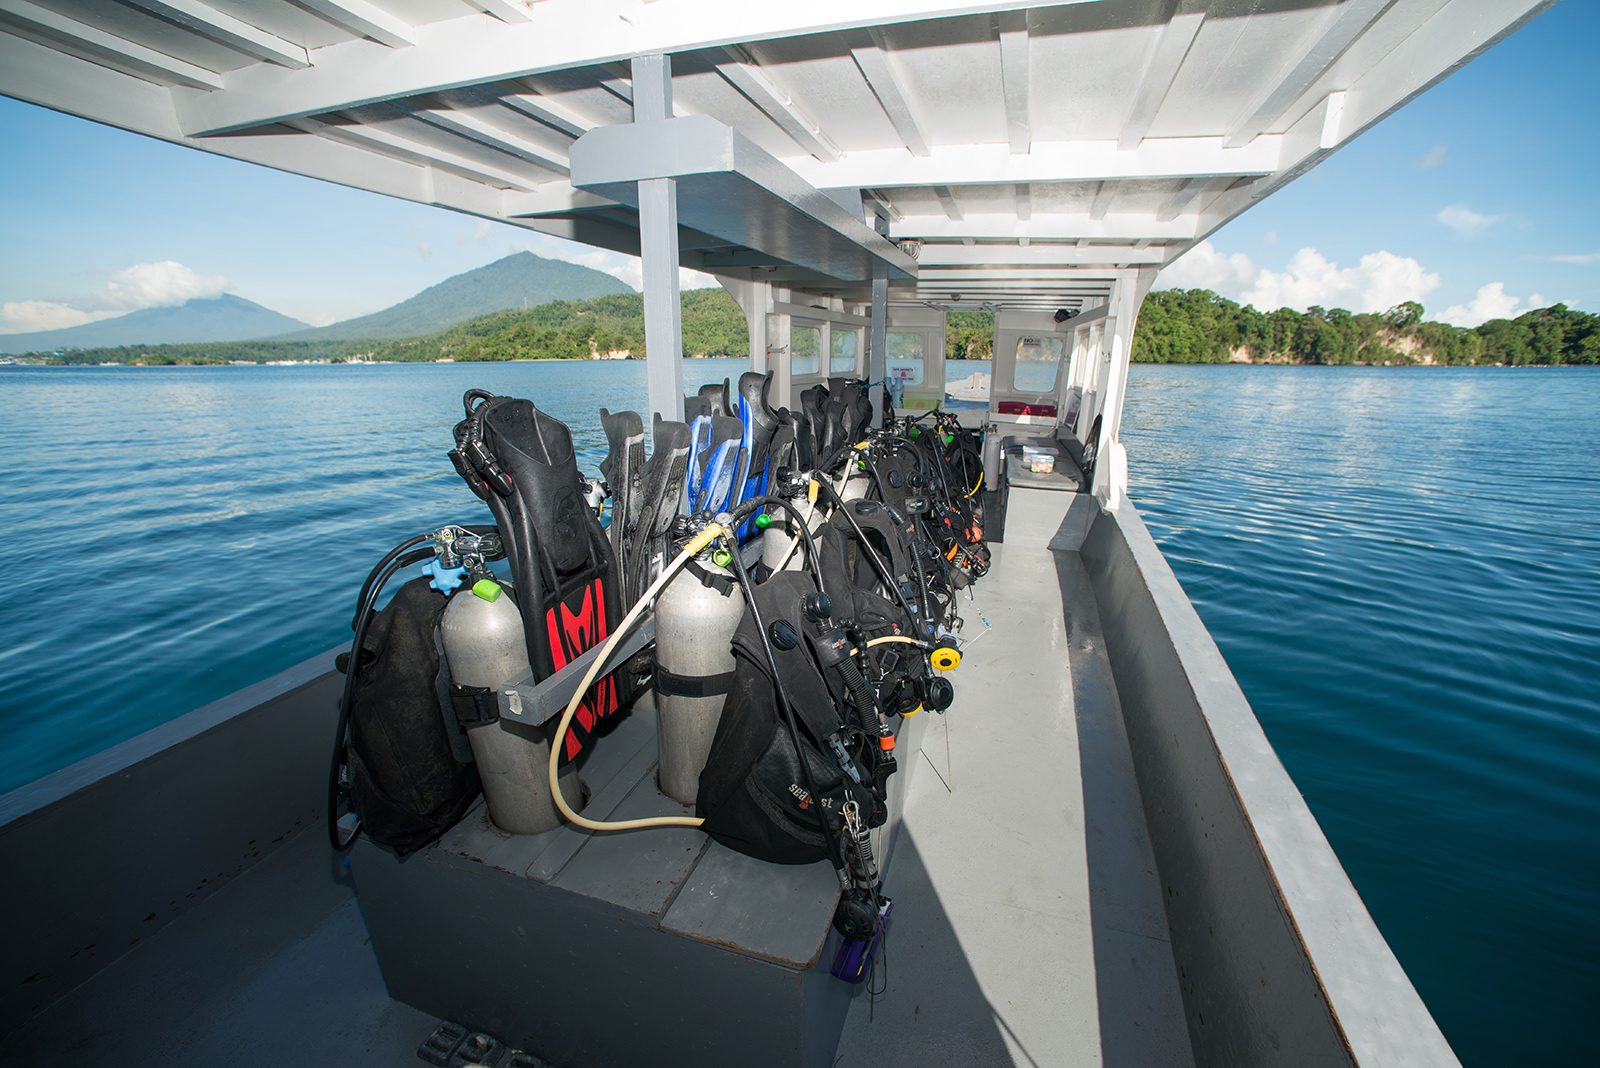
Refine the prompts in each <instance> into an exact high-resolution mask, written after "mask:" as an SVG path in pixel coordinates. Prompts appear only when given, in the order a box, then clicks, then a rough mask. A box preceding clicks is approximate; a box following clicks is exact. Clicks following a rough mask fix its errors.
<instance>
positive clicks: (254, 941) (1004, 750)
mask: <svg viewBox="0 0 1600 1068" xmlns="http://www.w3.org/2000/svg"><path fill="white" fill-rule="evenodd" d="M1066 496H1067V495H1065V494H1056V493H1047V492H1044V491H1038V490H1034V491H1019V492H1016V493H1014V494H1013V501H1012V509H1013V514H1012V517H1011V519H1012V522H1010V523H1008V527H1010V528H1011V529H1012V530H1015V531H1018V532H1021V531H1029V532H1030V534H1032V532H1045V533H1046V534H1047V532H1052V531H1054V529H1055V527H1056V525H1057V523H1058V522H1059V517H1060V514H1061V510H1062V507H1063V505H1064V498H1065V497H1066ZM1051 516H1054V517H1055V518H1054V520H1053V521H1052V520H1051ZM977 590H978V595H977V598H976V600H975V601H974V602H973V604H972V605H971V606H970V607H971V609H972V610H970V611H968V612H966V613H965V614H966V615H967V617H968V620H969V622H968V630H967V636H968V637H969V638H971V637H973V636H975V635H976V634H977V632H978V631H979V630H981V629H983V622H982V619H981V618H980V615H979V613H980V612H981V613H982V616H983V617H986V618H987V619H988V620H989V622H990V623H991V624H992V625H993V628H992V630H991V631H990V632H989V633H988V634H987V635H986V636H985V637H983V638H981V639H978V640H977V641H976V643H975V644H973V645H972V646H971V647H970V649H969V651H968V654H967V657H966V659H965V661H964V663H963V665H962V667H961V668H960V669H959V670H958V671H957V672H956V673H955V675H954V676H952V678H953V680H954V681H955V683H956V685H957V703H956V706H955V708H954V709H953V710H952V711H951V712H950V713H949V714H948V715H946V716H945V717H943V718H942V719H938V720H935V721H934V722H932V723H930V724H929V729H927V730H926V732H925V734H924V741H923V745H922V748H921V752H920V753H919V754H918V755H917V756H916V759H917V760H918V761H919V762H920V765H919V766H918V767H917V769H916V772H915V774H914V780H913V782H912V785H911V791H910V798H909V801H908V803H907V807H906V831H907V833H906V836H905V837H904V838H903V839H902V841H901V842H900V843H899V845H898V846H897V848H896V850H895V852H894V854H893V858H892V862H891V866H890V870H889V871H888V873H887V889H888V891H889V893H890V894H891V895H892V896H893V897H894V898H895V900H896V907H895V923H894V928H893V930H892V933H891V937H890V939H889V942H888V946H887V953H886V964H887V975H886V977H885V978H886V979H887V983H888V986H887V990H886V992H885V993H884V994H883V995H882V996H880V997H878V998H876V999H869V998H867V997H865V996H863V997H860V998H858V1000H857V1001H856V1002H855V1004H854V1005H853V1006H852V1008H851V1015H850V1019H849V1021H848V1023H847V1024H846V1028H845V1034H844V1038H843V1040H842V1041H841V1043H840V1047H839V1054H838V1062H837V1063H838V1064H840V1065H842V1066H851V1065H859V1066H863V1068H865V1066H869V1065H891V1066H892V1065H910V1064H916V1065H924V1064H933V1063H940V1064H970V1065H988V1064H1007V1063H1016V1064H1033V1065H1078V1064H1111V1065H1130V1066H1131V1065H1140V1066H1144V1065H1163V1066H1164V1065H1185V1064H1189V1063H1192V1058H1191V1056H1190V1051H1189V1045H1188V1035H1187V1031H1186V1029H1185V1025H1184V1019H1183V1011H1182V1006H1181V1004H1180V1002H1179V995H1178V985H1177V979H1176V975H1175V972H1174V967H1173V963H1172V957H1171V953H1170V950H1169V947H1168V944H1167V941H1166V939H1167V931H1166V922H1165V918H1164V914H1163V911H1162V906H1161V893H1160V886H1159V882H1158V880H1157V878H1156V875H1155V870H1154V869H1155V865H1154V861H1153V858H1152V854H1151V848H1150V843H1149V841H1148V838H1147V835H1146V831H1145V821H1144V816H1143V811H1142V809H1141V806H1140V803H1139V798H1138V791H1137V787H1136V784H1135V782H1134V777H1133V768H1132V764H1131V758H1130V756H1129V752H1128V745H1127V740H1126V738H1125V736H1124V734H1123V728H1122V720H1121V714H1120V708H1119V705H1118V702H1117V696H1116V692H1115V686H1114V683H1113V682H1112V680H1111V673H1110V668H1109V664H1108V662H1107V660H1106V658H1105V656H1104V653H1103V649H1102V637H1101V633H1100V624H1099V616H1098V613H1097V610H1096V608H1095V605H1094V600H1093V596H1092V594H1091V593H1090V592H1089V589H1088V585H1087V579H1086V576H1085V575H1084V573H1083V571H1082V566H1081V564H1080V563H1079V562H1078V557H1077V555H1076V554H1075V553H1070V552H1068V553H1063V552H1051V551H1050V550H1048V549H1047V548H1045V545H1044V540H1043V537H1041V536H1038V535H1037V534H1035V535H1033V536H1030V537H1027V538H1023V537H1016V538H1013V539H1011V540H1008V541H1007V543H1006V544H1004V545H1000V546H997V547H996V551H995V565H994V569H993V571H992V573H991V575H990V576H989V577H988V578H987V579H986V580H985V581H984V582H982V583H980V584H979V585H978V587H977ZM925 714H926V713H925ZM173 833H181V828H174V829H173ZM419 922H427V920H426V918H425V917H422V918H419ZM436 1023H437V1021H435V1020H434V1019H433V1018H431V1017H428V1016H425V1015H424V1014H422V1013H419V1012H417V1011H415V1010H413V1009H410V1008H408V1007H406V1006H404V1005H401V1004H399V1003H397V1002H393V1001H391V1000H389V998H388V997H387V996H386V994H385V992H384V988H383V983H382V980H381V977H380V976H379V973H378V968H377V964H376V961H375V960H374V958H373V955H372V952H371V950H370V948H369V947H368V945H367V937H366V931H365V928H364V926H363V924H362V920H361V915H360V912H359V909H358V907H357V903H356V900H355V898H354V897H353V894H352V891H351V889H350V886H349V880H348V873H347V872H346V871H345V870H344V869H343V867H342V862H341V861H338V860H335V859H333V858H331V857H330V856H329V854H328V851H327V846H326V842H325V840H324V838H323V836H322V831H321V829H320V828H316V829H313V830H310V831H306V832H304V833H302V834H301V835H300V836H298V837H297V838H296V839H294V840H292V841H291V842H289V843H288V844H286V845H285V846H283V847H282V848H280V849H279V850H278V851H276V852H275V853H273V854H271V855H270V856H269V857H267V858H266V859H265V860H263V861H262V862H261V863H260V864H258V865H257V866H256V867H254V868H252V869H251V870H250V871H249V872H248V873H247V874H246V875H244V876H242V877H240V878H238V879H236V880H234V881H233V882H232V883H230V884H229V885H228V886H226V887H225V888H223V889H222V890H220V891H218V892H217V893H216V894H214V895H212V896H211V897H210V898H208V899H207V900H206V901H205V902H204V903H203V904H202V905H200V906H199V907H198V908H196V909H195V910H194V911H193V912H191V913H189V914H187V915H185V916H183V917H181V918H180V919H178V920H177V921H175V922H174V923H172V924H171V925H170V926H169V927H168V928H166V929H165V930H163V932H162V933H161V934H160V935H159V936H157V937H156V938H154V939H151V940H150V941H149V942H148V943H146V944H144V945H142V946H140V947H138V948H137V949H135V950H134V951H132V952H131V953H129V954H127V955H126V956H125V957H123V958H122V959H121V960H119V961H117V962H116V963H114V964H113V965H111V966H110V967H108V968H106V969H105V970H104V971H103V972H101V973H100V974H98V975H97V976H95V978H94V979H92V980H91V981H90V982H89V983H87V984H85V985H84V986H83V987H80V988H79V989H78V990H76V991H74V992H73V993H72V994H71V995H70V996H68V997H67V998H66V999H64V1000H63V1001H61V1002H59V1003H58V1004H57V1005H56V1006H54V1007H53V1008H52V1009H50V1010H48V1011H47V1012H45V1013H44V1014H43V1015H41V1016H40V1017H39V1018H37V1019H36V1020H35V1021H34V1023H33V1024H32V1025H30V1026H29V1027H27V1028H26V1029H24V1030H23V1031H21V1032H19V1033H16V1034H13V1035H11V1036H9V1037H8V1038H7V1040H6V1043H5V1045H4V1047H3V1048H0V1061H4V1062H6V1063H21V1064H58V1063H62V1064H64V1063H73V1064H77V1063H83V1064H163V1065H187V1064H227V1065H304V1064H379V1065H391V1064H392V1065H413V1064H420V1063H421V1062H420V1061H418V1060H417V1059H416V1056H415V1050H416V1047H417V1045H418V1044H419V1043H420V1042H421V1041H422V1040H423V1039H424V1038H425V1037H426V1036H427V1035H428V1034H429V1033H430V1032H431V1031H432V1029H433V1027H434V1026H435V1024H436Z"/></svg>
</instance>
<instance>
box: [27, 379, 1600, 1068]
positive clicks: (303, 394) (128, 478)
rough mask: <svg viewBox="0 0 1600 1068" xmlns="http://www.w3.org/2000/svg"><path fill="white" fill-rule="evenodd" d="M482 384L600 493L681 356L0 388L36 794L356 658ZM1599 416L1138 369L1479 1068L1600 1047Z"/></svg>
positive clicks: (1599, 400)
mask: <svg viewBox="0 0 1600 1068" xmlns="http://www.w3.org/2000/svg"><path fill="white" fill-rule="evenodd" d="M743 366H744V363H743V361H700V362H696V363H694V364H691V365H690V372H691V375H692V377H693V378H694V380H695V382H699V381H708V380H712V379H718V378H722V377H724V376H726V375H736V374H737V373H738V372H739V371H740V370H742V369H743ZM469 387H482V388H487V389H491V390H493V391H495V392H499V393H510V394H516V395H521V396H528V397H532V398H534V399H535V400H537V401H538V402H539V404H540V405H541V406H542V407H544V408H546V409H547V410H549V411H551V412H552V413H554V414H555V415H557V416H558V417H560V418H562V419H564V420H566V421H567V422H568V423H569V424H570V425H572V426H573V428H574V430H575V432H576V433H577V436H578V443H579V447H580V456H581V458H582V462H583V466H584V467H585V468H586V469H587V470H589V471H591V472H593V471H594V470H595V469H596V467H597V465H598V463H599V460H600V459H601V456H602V455H603V451H604V441H603V439H602V437H601V435H600V433H599V430H598V423H597V420H596V418H595V413H596V412H597V410H598V409H599V408H600V407H601V406H602V405H603V406H606V407H610V408H614V409H615V408H621V407H639V406H642V404H643V400H644V392H645V386H644V367H643V365H642V364H639V363H523V364H432V365H407V366H372V367H260V368H256V367H218V368H47V369H30V368H0V428H3V436H0V442H3V446H0V448H3V460H4V463H0V523H3V524H4V527H5V529H7V530H9V531H10V532H11V535H10V550H11V551H10V552H9V553H8V556H7V559H8V562H9V564H10V567H11V581H10V582H9V583H7V584H6V588H5V592H4V593H3V594H0V634H3V635H4V637H5V641H4V642H3V643H0V752H4V753H5V755H6V758H7V759H6V760H5V761H4V762H3V763H0V790H5V789H9V788H12V787H15V786H17V785H20V784H22V783H25V782H27V781H30V780H31V779H33V778H36V777H38V776H39V775H42V774H45V773H48V772H50V771H52V770H55V769H57V768H60V767H62V766H64V765H66V764H68V763H70V762H72V761H73V760H76V759H79V758H81V757H83V756H85V755H87V754H90V753H93V752H95V751H97V750H99V749H101V748H103V747H104V746H106V745H109V744H112V743H114V742H116V741H120V740H122V739H125V738H127V737H130V736H132V735H133V734H136V733H138V732H140V731H142V730H144V729H146V728H147V727H149V726H151V725H153V724H155V723H158V722H161V721H164V720H167V719H170V718H172V717H174V716H177V715H181V714H182V713H184V712H187V711H189V710H190V709H192V708H195V707H197V706H199V705H201V704H203V703H205V702H207V701H210V700H213V699H215V698H217V697H220V696H223V695H225V694H227V693H230V692H232V691H233V690H235V689H238V688H239V687H240V686H242V685H244V684H245V683H248V682H251V681H254V680H257V679H261V678H264V677H266V676H268V675H270V674H272V673H274V672H276V671H278V670H281V669H282V668H284V667H287V666H288V665H290V664H292V663H294V662H296V661H298V660H300V659H302V658H304V657H306V656H309V655H312V654H314V653H317V652H319V651H321V650H324V649H327V648H330V647H332V646H333V645H335V644H337V643H339V642H341V641H347V640H348V638H349V630H348V622H349V615H350V612H351V609H352V607H353V606H352V602H353V599H354V595H355V591H356V589H357V588H358V586H359V584H360V581H361V579H362V578H363V577H364V576H365V574H366V572H367V570H368V568H369V567H370V566H371V564H372V562H373V561H374V560H375V558H376V557H377V556H378V555H379V554H380V553H382V552H383V551H384V550H385V549H387V548H388V547H389V546H391V545H393V544H394V543H396V542H398V541H399V540H401V539H402V538H404V537H405V536H407V535H409V534H411V533H414V532H417V531H419V530H422V529H426V528H430V527H434V526H437V525H439V524H440V523H443V522H447V521H456V522H478V521H487V515H488V513H487V510H486V509H485V508H484V507H483V505H482V504H481V503H480V502H478V501H477V500H476V499H475V498H474V497H472V496H471V494H470V493H468V491H467V490H466V488H465V487H464V486H463V485H462V484H461V482H460V480H459V479H458V478H457V476H456V475H455V473H454V472H453V471H452V470H451V468H450V465H449V463H448V461H446V460H445V458H444V453H445V451H446V450H447V449H448V448H449V445H450V427H451V425H452V424H453V423H454V422H455V420H456V419H457V418H459V412H460V395H461V393H462V391H463V390H465V389H467V388H469ZM1597 416H1600V373H1595V372H1593V371H1586V370H1583V369H1541V370H1512V369H1495V368H1482V369H1417V370H1402V369H1362V368H1277V367H1146V366H1140V367H1136V368H1135V369H1134V371H1133V377H1132V381H1131V383H1130V390H1129V397H1128V404H1127V414H1126V419H1125V424H1126V425H1125V428H1124V429H1125V438H1126V440H1127V442H1128V448H1129V452H1130V460H1131V467H1132V477H1133V481H1134V483H1135V490H1134V494H1135V498H1136V499H1137V501H1138V503H1139V506H1140V508H1141V510H1142V511H1143V512H1144V515H1145V517H1146V520H1147V522H1148V523H1149V525H1150V527H1151V529H1152V531H1153V533H1154V534H1155V536H1156V538H1157V540H1158V541H1159V542H1160V543H1161V545H1162V548H1163V549H1164V551H1165V552H1166V554H1167V556H1168V559H1169V560H1170V561H1171V562H1172V565H1173V568H1174V569H1175V570H1176V572H1177V573H1178V576H1179V578H1180V580H1181V581H1182V582H1183V584H1184V587H1185V589H1186V590H1187V591H1188V592H1189V594H1190V596H1191V598H1192V599H1193V600H1194V602H1195V604H1196V606H1197V607H1198V609H1199V611H1200V613H1201V615H1202V617H1203V618H1204V619H1205V621H1206V623H1207V625H1208V626H1209V627H1210V628H1211V631H1212V633H1213V634H1214V635H1215V637H1216V639H1217V642H1218V644H1219V646H1220V647H1221V648H1222V650H1223V652H1224V654H1225V655H1226V656H1227V658H1228V661H1229V663H1230V664H1231V665H1232V667H1233V669H1234V671H1235V673H1236V674H1237V675H1238V677H1239V680H1240V682H1241V684H1242V685H1243V687H1244V690H1245V692H1246V694H1247V695H1248V696H1249V697H1250V700H1251V702H1252V704H1253V705H1254V706H1255V709H1256V711H1257V713H1258V715H1259V716H1260V717H1261V719H1262V721H1263V723H1264V724H1265V726H1266V729H1267V732H1268V734H1269V736H1270V737H1271V739H1272V742H1273V744H1274V745H1275V746H1276V748H1277V750H1278V753H1279V755H1280V756H1281V757H1282V759H1283V761H1284V764H1285V765H1286V766H1287V767H1288V769H1289V771H1290V773H1291V774H1292V775H1293V776H1294V779H1295V781H1296V783H1297V784H1298V785H1299V787H1300V788H1301V790H1302V791H1304V793H1305V795H1306V797H1307V799H1308V801H1309V802H1310V804H1311V807H1312V809H1313V811H1314V812H1315V813H1316V815H1317V817H1318V819H1319V820H1320V821H1321V823H1322V826H1323V828H1324V829H1325V830H1326V832H1327V834H1328V837H1329V838H1330V840H1331V841H1332V842H1333V845H1334V846H1335V848H1336V849H1337V850H1338V853H1339V856H1340V858H1341V859H1342V860H1343V861H1344V863H1345V865H1346V867H1347V868H1348V870H1349V871H1350V874H1351V876H1352V878H1353V879H1354V881H1355V884H1356V886H1357V888H1358V889H1359V890H1360V892H1361V894H1362V896H1363V898H1364V899H1365V901H1366V902H1367V904H1368V906H1369V907H1370V908H1371V910H1372V912H1373V914H1374V915H1375V916H1376V917H1377V920H1378V923H1379V925H1380V926H1381V928H1382V929H1383V932H1384V934H1385V935H1386V936H1387V937H1388V938H1389V940H1390V942H1391V943H1392V944H1393V945H1394V947H1395V950H1396V952H1397V953H1398V955H1399V957H1400V960H1401V962H1402V963H1403V964H1404V965H1405V966H1406V968H1407V970H1408V972H1409V973H1410V974H1411V976H1412V978H1413V979H1414V981H1415V982H1416V983H1417V986H1418V988H1419V989H1420V990H1421V992H1422V994H1423V996H1424V998H1425V999H1426V1000H1427V1002H1428V1004H1429V1006H1430V1007H1431V1008H1432V1010H1433V1011H1434V1013H1435V1014H1436V1016H1437V1017H1438V1018H1439V1021H1440V1023H1441V1024H1442V1025H1443V1026H1444V1028H1445V1031H1446V1033H1447V1034H1448V1035H1449V1037H1450V1039H1451V1041H1452V1042H1453V1043H1454V1045H1455V1047H1456V1049H1457V1051H1458V1053H1460V1054H1461V1056H1462V1058H1463V1059H1464V1060H1466V1061H1467V1062H1468V1063H1469V1064H1474V1065H1500V1064H1513V1063H1516V1064H1525V1063H1539V1064H1594V1063H1597V1062H1600V1037H1597V1034H1596V1028H1595V1025H1594V1023H1593V1022H1592V1018H1593V1009H1594V1006H1595V1005H1597V1004H1600V921H1597V919H1596V917H1597V916H1600V833H1597V831H1600V819H1597V818H1596V817H1597V815H1600V812H1597V805H1600V802H1597V798H1600V696H1597V695H1600V664H1597V661H1596V659H1595V655H1596V650H1597V649H1600V610H1597V606H1600V473H1597V471H1596V469H1595V461H1596V458H1597V457H1600V419H1597Z"/></svg>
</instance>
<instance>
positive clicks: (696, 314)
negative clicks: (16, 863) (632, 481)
mask: <svg viewBox="0 0 1600 1068" xmlns="http://www.w3.org/2000/svg"><path fill="white" fill-rule="evenodd" d="M1423 316H1424V309H1423V307H1422V305H1420V304H1417V303H1414V302H1406V303H1403V304H1399V305H1396V306H1395V307H1393V308H1391V309H1389V310H1388V311H1386V312H1383V313H1368V312H1361V313H1352V312H1348V311H1345V310H1344V309H1341V308H1320V307H1312V308H1308V309H1307V310H1306V311H1304V312H1298V311H1294V310H1293V309H1290V308H1279V309H1278V310H1276V311H1273V312H1261V311H1258V310H1256V309H1255V308H1253V307H1250V306H1249V305H1241V304H1238V303H1236V302H1234V301H1231V300H1228V299H1227V298H1226V297H1222V296H1219V295H1218V294H1216V293H1213V292H1211V291H1210V290H1205V289H1170V290H1161V291H1158V292H1154V293H1151V294H1150V296H1149V297H1148V298H1147V299H1146V300H1145V303H1144V306H1143V308H1142V309H1141V311H1140V313H1139V325H1138V329H1137V330H1136V332H1135V334H1134V339H1133V359H1134V362H1136V363H1171V364H1191V363H1211V364H1273V365H1284V364H1291V365H1313V366H1314V365H1355V366H1373V367H1385V366H1387V367H1418V366H1423V367H1427V366H1450V367H1457V366H1529V365H1532V366H1540V365H1543V366H1553V365H1592V364H1597V363H1600V315H1591V314H1589V313H1587V312H1582V311H1578V310H1576V309H1573V308H1568V307H1567V306H1565V305H1563V304H1556V305H1553V306H1551V307H1548V308H1540V309H1537V310H1534V311H1530V312H1526V313H1524V314H1522V315H1520V316H1518V317H1517V318H1515V319H1492V320H1490V321H1489V322H1486V323H1483V324H1482V325H1480V326H1476V327H1470V328H1468V327H1457V326H1452V325H1450V324H1448V323H1440V322H1429V321H1426V320H1425V319H1424V318H1423ZM682 324H683V347H684V348H685V349H686V350H688V352H689V353H690V354H692V356H691V358H716V357H746V356H748V355H749V341H748V334H747V332H746V327H745V320H744V314H743V312H741V311H740V309H739V306H738V305H737V304H736V303H735V302H734V300H733V298H732V297H730V296H728V294H727V293H725V292H723V291H722V290H721V289H697V290H689V291H686V292H685V293H684V294H683V315H682ZM945 343H946V350H945V358H946V359H949V360H987V359H990V358H991V357H992V356H993V344H994V317H993V315H991V314H990V313H987V312H973V311H952V312H951V313H950V314H949V316H948V318H947V325H946V334H945ZM3 345H4V337H3V336H0V347H3ZM819 355H820V354H819ZM643 356H644V307H643V298H642V296H641V295H640V294H638V293H617V294H611V295H607V296H602V297H591V298H587V299H583V300H561V301H552V302H549V303H547V304H541V305H538V306H537V307H533V308H528V309H526V310H520V309H519V310H511V311H500V312H494V313H492V314H490V315H484V316H479V317H478V318H475V319H469V320H467V321H466V322H462V323H458V324H457V325H455V326H452V327H449V328H448V329H445V330H441V331H438V332H435V333H432V334H426V335H423V336H420V337H412V338H400V339H395V340H360V339H354V340H350V339H342V340H318V339H263V340H257V341H227V342H189V343H181V344H166V345H123V346H116V347H104V348H92V349H81V350H74V351H68V352H54V353H33V354H28V355H25V356H13V357H9V361H10V362H14V363H19V364H28V365H35V366H38V365H52V364H74V365H84V364H89V365H94V364H129V365H133V366H178V365H216V364H290V365H307V364H337V363H361V364H366V363H436V362H456V363H501V362H531V361H539V360H572V361H595V362H604V361H607V360H623V359H640V358H642V357H643Z"/></svg>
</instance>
